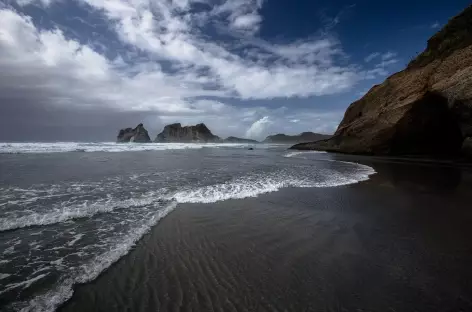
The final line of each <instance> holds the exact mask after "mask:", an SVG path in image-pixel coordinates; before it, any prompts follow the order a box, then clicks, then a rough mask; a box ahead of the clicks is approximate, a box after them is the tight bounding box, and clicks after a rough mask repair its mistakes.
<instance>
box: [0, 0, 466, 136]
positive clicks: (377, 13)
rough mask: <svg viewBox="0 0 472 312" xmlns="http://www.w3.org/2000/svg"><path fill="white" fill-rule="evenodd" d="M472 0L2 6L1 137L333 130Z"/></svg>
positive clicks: (40, 0)
mask: <svg viewBox="0 0 472 312" xmlns="http://www.w3.org/2000/svg"><path fill="white" fill-rule="evenodd" d="M467 5H469V1H468V0H448V1H440V0H435V1H431V0H409V1H405V0H399V1H394V2H392V1H390V2H385V1H373V0H350V1H349V0H16V1H14V0H0V141H30V142H33V141H114V140H115V139H116V135H117V133H118V130H119V129H120V128H126V127H135V126H136V125H137V124H138V123H141V122H142V123H144V125H145V127H146V128H147V129H148V131H149V132H150V135H151V138H154V137H155V136H156V135H157V133H159V132H160V131H161V130H162V128H163V127H164V125H166V124H169V123H174V122H180V123H182V124H183V125H191V124H196V123H200V122H204V123H205V124H206V125H207V126H208V127H209V128H210V129H211V130H212V132H213V133H214V134H216V135H219V136H221V137H227V136H230V135H232V136H239V137H247V138H253V139H263V138H264V137H266V136H267V135H269V134H275V133H287V134H296V133H300V132H304V131H313V132H318V133H327V134H330V133H333V132H334V131H335V130H336V128H337V126H338V124H339V122H340V121H341V120H342V117H343V115H344V111H345V110H346V108H347V107H348V106H349V104H350V103H352V102H353V101H355V100H357V99H359V98H360V97H362V95H364V94H365V93H366V92H367V91H368V90H369V89H370V88H371V87H372V86H373V85H375V84H379V83H381V82H382V81H384V80H385V78H386V77H388V76H389V75H391V74H393V73H395V72H397V71H400V70H402V69H403V68H404V67H405V66H406V64H408V62H409V61H410V60H411V59H412V58H414V57H415V55H417V54H418V53H420V52H421V51H422V50H423V49H424V48H425V47H426V42H427V39H428V38H429V37H431V36H432V35H433V34H434V33H435V32H437V31H438V30H440V29H441V27H442V26H444V25H445V24H446V23H447V21H448V19H449V18H451V17H452V16H454V15H457V14H458V13H460V12H461V11H462V10H463V9H464V8H465V7H466V6H467Z"/></svg>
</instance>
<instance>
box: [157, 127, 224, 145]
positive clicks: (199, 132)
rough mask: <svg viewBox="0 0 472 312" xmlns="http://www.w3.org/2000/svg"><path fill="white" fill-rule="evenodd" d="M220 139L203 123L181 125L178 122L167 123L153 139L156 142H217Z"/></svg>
mask: <svg viewBox="0 0 472 312" xmlns="http://www.w3.org/2000/svg"><path fill="white" fill-rule="evenodd" d="M220 140H221V139H220V138H219V137H218V136H216V135H213V133H211V131H210V129H208V127H207V126H205V124H203V123H200V124H198V125H195V126H185V127H182V125H181V124H180V123H175V124H171V125H167V126H165V127H164V130H163V131H162V132H161V133H159V134H158V135H157V137H156V139H155V140H154V142H157V143H168V142H187V143H191V142H219V141H220Z"/></svg>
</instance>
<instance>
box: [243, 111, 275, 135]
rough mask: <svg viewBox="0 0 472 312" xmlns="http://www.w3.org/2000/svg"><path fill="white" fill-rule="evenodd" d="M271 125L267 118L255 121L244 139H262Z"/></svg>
mask: <svg viewBox="0 0 472 312" xmlns="http://www.w3.org/2000/svg"><path fill="white" fill-rule="evenodd" d="M271 124H272V121H271V120H270V118H269V116H264V117H262V118H261V119H259V120H257V121H255V122H254V123H253V124H252V125H251V127H249V129H248V130H247V131H246V137H248V138H253V139H262V137H263V135H264V134H265V133H266V132H267V128H268V127H269V126H270V125H271Z"/></svg>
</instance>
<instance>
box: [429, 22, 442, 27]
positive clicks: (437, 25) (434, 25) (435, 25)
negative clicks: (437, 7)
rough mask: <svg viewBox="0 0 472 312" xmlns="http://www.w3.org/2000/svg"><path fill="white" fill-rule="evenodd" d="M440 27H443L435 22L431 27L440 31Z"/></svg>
mask: <svg viewBox="0 0 472 312" xmlns="http://www.w3.org/2000/svg"><path fill="white" fill-rule="evenodd" d="M439 27H441V25H440V24H439V23H438V22H435V23H433V24H432V25H431V28H433V29H438V28H439Z"/></svg>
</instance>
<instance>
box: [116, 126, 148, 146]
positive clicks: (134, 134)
mask: <svg viewBox="0 0 472 312" xmlns="http://www.w3.org/2000/svg"><path fill="white" fill-rule="evenodd" d="M116 142H117V143H127V142H135V143H150V142H151V138H150V137H149V134H148V132H147V130H146V129H145V128H144V125H143V124H142V123H140V124H139V125H138V126H137V127H136V128H134V129H133V128H126V129H121V130H120V132H119V133H118V137H117V138H116Z"/></svg>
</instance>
